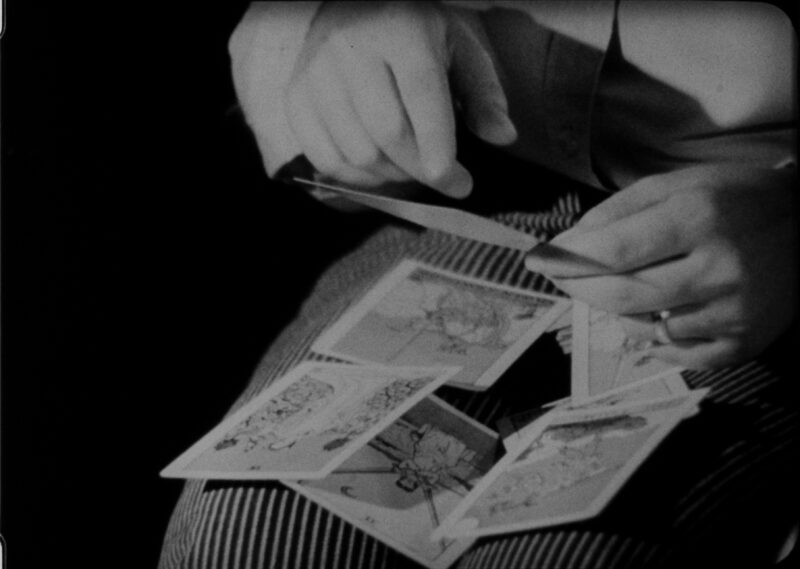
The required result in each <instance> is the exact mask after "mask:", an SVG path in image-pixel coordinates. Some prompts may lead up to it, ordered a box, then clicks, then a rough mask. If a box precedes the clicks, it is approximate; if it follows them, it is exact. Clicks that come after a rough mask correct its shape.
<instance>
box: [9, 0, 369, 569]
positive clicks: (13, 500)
mask: <svg viewBox="0 0 800 569" xmlns="http://www.w3.org/2000/svg"><path fill="white" fill-rule="evenodd" d="M243 10H244V6H243V5H242V4H241V3H239V4H238V5H237V4H236V3H230V4H222V3H220V4H218V5H214V6H212V7H207V6H200V5H192V4H187V5H184V6H183V7H181V8H179V7H174V8H167V9H165V8H164V7H163V6H158V9H156V7H154V6H150V7H149V8H144V7H143V6H142V5H140V4H137V3H133V4H131V3H122V4H115V3H107V4H103V5H102V6H100V5H97V6H85V5H76V4H74V3H71V2H64V3H51V4H40V3H36V2H22V1H11V2H8V3H7V31H6V34H5V36H4V37H3V39H2V53H1V55H0V57H2V71H3V76H2V83H3V93H2V111H3V114H2V136H3V139H2V144H3V147H2V150H3V164H2V166H3V169H2V177H3V194H2V198H3V203H2V209H3V214H4V215H3V225H2V231H3V234H2V246H3V291H2V292H3V312H4V314H3V316H4V325H3V361H2V364H3V378H2V379H3V384H2V388H3V391H2V396H3V397H2V402H3V413H2V419H3V423H2V434H3V441H2V449H3V454H2V462H3V477H2V497H1V498H0V499H2V530H1V531H2V534H3V535H4V537H5V539H6V541H7V544H8V553H9V558H8V561H9V566H10V567H14V568H20V567H60V566H66V564H67V563H69V565H70V566H75V567H155V565H156V561H157V557H158V553H159V548H160V544H161V539H162V537H163V533H164V529H165V528H166V523H167V520H168V516H169V513H170V511H171V508H172V507H173V505H174V503H175V501H176V499H177V496H178V493H179V491H180V488H181V483H180V482H179V481H175V480H163V479H159V478H158V472H159V471H160V470H161V469H162V468H163V467H164V466H166V465H167V464H168V463H169V462H170V461H171V460H172V459H173V458H174V457H175V456H177V454H179V453H180V452H182V451H183V450H184V449H185V448H186V447H187V446H188V445H189V444H191V443H192V442H193V441H194V440H195V439H196V438H198V437H199V436H201V435H202V434H203V433H204V432H205V431H206V430H208V429H210V428H211V427H212V426H214V424H216V422H217V421H218V420H219V419H220V417H221V416H222V415H223V414H224V412H225V411H226V410H227V409H228V407H229V406H230V405H231V403H232V402H233V401H234V399H235V398H236V396H237V395H238V394H239V392H240V391H241V390H242V388H243V387H244V385H245V383H246V381H247V379H248V377H249V375H250V373H251V372H252V369H253V367H254V366H255V365H256V363H257V362H258V359H259V357H260V355H261V353H262V352H263V350H264V348H265V347H266V346H267V345H268V343H269V340H270V339H271V338H272V337H273V335H274V334H275V333H276V332H277V331H278V330H279V329H280V328H281V326H282V325H283V324H285V323H286V322H287V321H288V320H289V319H290V318H291V316H292V314H293V313H294V311H295V310H296V309H297V305H298V303H299V302H300V301H301V299H302V298H303V297H304V296H305V294H306V291H307V290H308V288H309V287H310V286H311V285H312V284H313V281H314V279H315V277H316V276H317V275H318V274H319V272H320V271H321V270H322V268H323V267H324V266H325V264H326V263H329V262H330V260H331V259H332V258H334V256H335V255H336V254H337V253H338V252H341V251H344V250H346V249H347V248H348V247H350V246H352V244H353V243H355V242H356V241H357V239H358V238H359V236H361V235H363V234H364V232H365V231H366V230H367V229H368V228H369V226H370V224H371V223H372V221H371V220H370V218H368V217H367V218H363V217H357V218H353V219H348V221H347V223H342V222H341V217H340V216H339V214H336V213H335V212H332V211H329V210H328V209H326V208H324V207H322V206H319V205H318V204H316V203H314V202H313V201H312V200H311V199H309V198H307V197H306V196H304V195H302V194H300V193H298V192H297V191H294V192H292V191H288V190H287V189H286V188H283V187H280V186H276V185H272V184H270V183H269V182H268V180H267V179H266V177H265V174H264V173H263V170H262V168H261V165H260V160H259V157H258V155H257V153H256V150H255V147H254V145H253V144H252V140H251V138H250V135H249V132H248V131H247V129H246V128H245V127H244V125H243V123H242V120H241V116H240V115H239V113H238V112H237V110H236V108H235V98H234V93H233V88H232V84H231V80H230V70H229V60H228V53H227V40H228V37H229V35H230V32H231V31H232V29H233V28H234V26H235V24H236V22H237V21H238V19H239V17H240V16H241V14H242V13H243Z"/></svg>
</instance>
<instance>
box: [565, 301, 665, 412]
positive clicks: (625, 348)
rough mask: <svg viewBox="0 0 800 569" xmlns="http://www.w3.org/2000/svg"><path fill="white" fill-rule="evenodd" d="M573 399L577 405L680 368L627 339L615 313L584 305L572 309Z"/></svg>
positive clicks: (640, 343) (575, 303)
mask: <svg viewBox="0 0 800 569" xmlns="http://www.w3.org/2000/svg"><path fill="white" fill-rule="evenodd" d="M572 317H573V325H572V342H573V351H572V389H571V391H572V393H571V397H572V400H573V401H575V402H577V401H581V400H584V399H588V398H590V397H594V396H597V395H600V394H603V393H605V392H607V391H611V390H615V389H619V388H620V387H624V386H626V385H630V384H632V383H636V382H637V381H641V380H644V379H647V378H650V377H655V376H659V375H666V374H670V373H673V372H675V371H679V370H680V369H681V368H679V367H677V366H674V365H672V364H668V363H665V362H662V361H660V360H658V359H656V358H655V357H654V356H653V355H651V354H649V353H647V352H646V351H645V349H646V346H645V344H644V343H643V342H640V341H636V340H634V339H631V338H628V337H627V336H626V335H625V330H624V329H623V327H622V324H621V323H620V321H619V320H618V319H617V318H616V317H615V316H614V315H612V314H608V313H606V312H601V311H598V310H593V309H591V308H589V306H587V305H586V304H585V303H582V302H574V303H573V307H572Z"/></svg>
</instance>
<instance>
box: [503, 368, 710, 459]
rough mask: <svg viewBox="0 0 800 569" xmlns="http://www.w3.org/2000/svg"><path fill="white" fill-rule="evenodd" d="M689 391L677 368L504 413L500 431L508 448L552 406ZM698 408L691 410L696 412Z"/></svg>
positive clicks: (590, 405)
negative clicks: (588, 394) (574, 397)
mask: <svg viewBox="0 0 800 569" xmlns="http://www.w3.org/2000/svg"><path fill="white" fill-rule="evenodd" d="M687 393H689V387H688V386H687V385H686V382H685V381H684V380H683V377H682V376H681V374H680V373H678V372H674V373H670V374H669V375H662V376H657V377H651V378H648V379H645V380H644V381H642V382H640V383H636V384H634V385H626V386H623V387H620V388H618V389H614V390H612V391H609V392H607V393H602V394H600V395H597V396H595V397H590V398H589V399H586V400H583V401H582V402H580V403H573V402H572V400H571V398H566V399H559V400H558V401H554V402H553V403H549V404H547V405H544V406H542V407H539V408H537V409H531V410H530V411H525V412H523V413H517V414H515V415H510V416H508V417H503V418H502V419H500V420H499V421H498V422H497V431H498V432H499V433H500V437H501V438H502V440H503V445H504V446H505V448H507V449H509V448H511V447H513V446H514V445H517V444H519V443H520V442H522V441H523V440H524V438H525V434H526V433H527V431H528V429H529V428H535V425H532V423H533V422H534V421H535V420H536V419H538V418H539V417H541V416H542V415H544V414H545V413H546V412H548V411H550V410H551V409H554V408H555V409H557V410H558V411H562V412H563V411H578V410H581V409H596V408H599V407H615V406H619V405H625V404H628V403H634V402H637V401H659V400H662V399H671V398H674V397H677V396H678V395H685V394H687ZM696 410H697V408H696V407H695V408H694V409H691V410H689V411H687V413H694V412H696Z"/></svg>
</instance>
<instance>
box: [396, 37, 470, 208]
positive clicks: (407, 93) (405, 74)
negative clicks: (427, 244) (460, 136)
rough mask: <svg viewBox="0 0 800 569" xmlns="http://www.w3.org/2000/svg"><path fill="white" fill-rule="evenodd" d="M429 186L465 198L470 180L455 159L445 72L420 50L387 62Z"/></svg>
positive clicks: (453, 127) (427, 54) (453, 123)
mask: <svg viewBox="0 0 800 569" xmlns="http://www.w3.org/2000/svg"><path fill="white" fill-rule="evenodd" d="M389 63H390V67H391V70H392V72H393V74H394V77H395V81H396V83H397V89H398V91H399V93H400V98H401V99H402V101H403V108H404V109H405V111H406V113H407V115H408V118H409V121H410V123H411V128H412V130H413V136H414V140H415V141H416V145H417V150H418V152H419V156H420V159H421V162H422V167H423V169H424V171H425V172H426V174H427V180H428V183H429V185H431V187H433V188H435V189H437V190H439V191H441V192H443V193H445V194H447V195H449V196H451V197H457V198H461V197H465V196H466V195H468V194H469V192H470V190H471V189H472V179H471V177H470V176H469V173H468V172H467V171H466V170H465V169H464V167H463V166H461V165H460V164H458V162H457V161H456V130H455V117H454V115H453V102H452V100H451V98H450V89H449V85H448V82H447V71H446V69H444V67H443V65H442V63H441V62H438V61H436V60H435V59H434V58H433V57H431V56H430V54H429V53H427V52H426V51H424V50H421V51H420V53H418V54H417V55H414V54H408V56H407V57H398V58H396V59H395V60H393V61H390V62H389Z"/></svg>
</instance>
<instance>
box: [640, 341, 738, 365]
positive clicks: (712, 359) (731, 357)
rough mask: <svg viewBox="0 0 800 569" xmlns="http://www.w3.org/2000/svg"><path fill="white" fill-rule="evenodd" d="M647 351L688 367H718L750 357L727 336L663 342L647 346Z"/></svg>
mask: <svg viewBox="0 0 800 569" xmlns="http://www.w3.org/2000/svg"><path fill="white" fill-rule="evenodd" d="M647 353H648V354H652V355H653V356H655V357H656V358H658V359H660V360H661V361H664V362H667V363H672V364H676V365H680V366H684V367H687V368H689V369H710V368H719V367H724V366H728V365H734V364H737V363H741V362H743V361H745V360H747V359H748V358H749V357H750V356H749V354H747V353H746V352H744V351H742V350H740V348H739V345H738V344H737V342H735V341H734V340H731V339H729V338H721V339H717V340H711V341H687V342H676V343H674V344H665V345H661V346H656V347H653V348H649V349H648V350H647Z"/></svg>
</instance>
